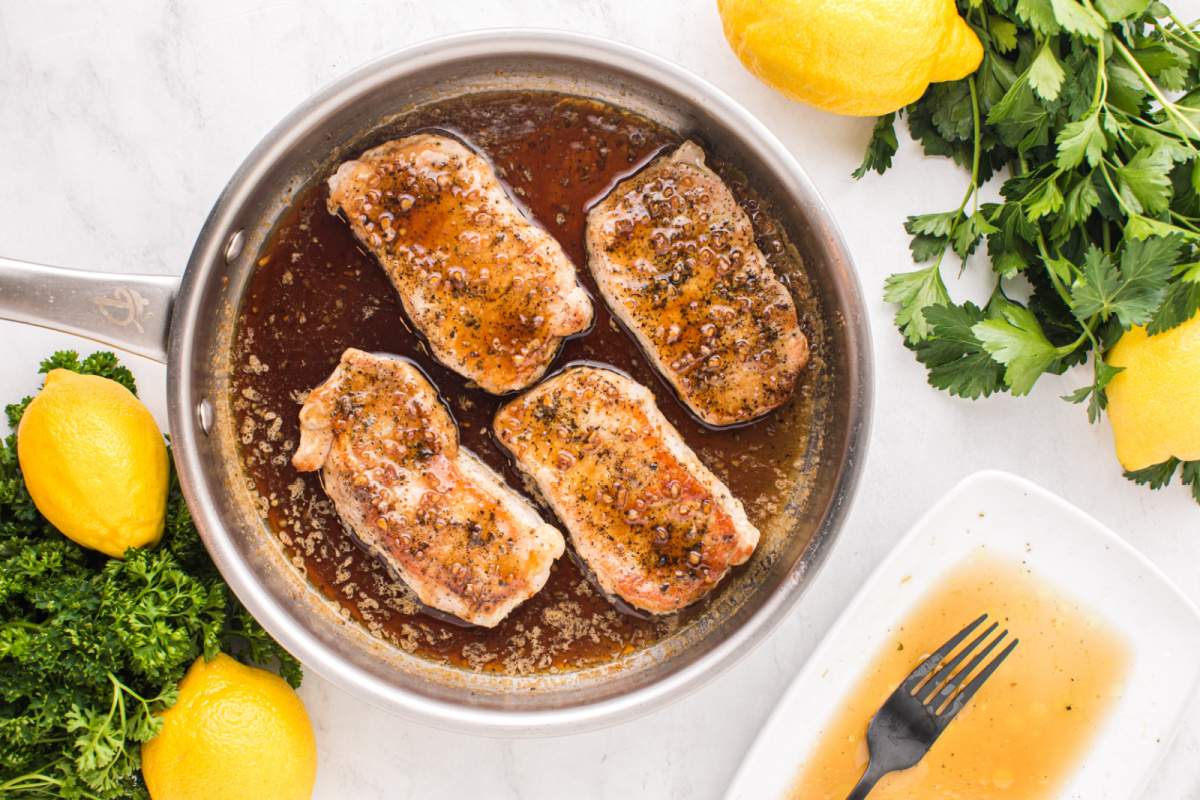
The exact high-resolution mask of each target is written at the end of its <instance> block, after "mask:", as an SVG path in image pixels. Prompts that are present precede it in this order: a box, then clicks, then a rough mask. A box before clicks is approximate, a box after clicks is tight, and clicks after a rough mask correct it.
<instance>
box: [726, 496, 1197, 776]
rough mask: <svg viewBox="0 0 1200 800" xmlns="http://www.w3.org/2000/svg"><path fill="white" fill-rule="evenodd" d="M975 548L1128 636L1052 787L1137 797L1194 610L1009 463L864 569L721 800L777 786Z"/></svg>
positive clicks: (1155, 750) (1192, 639) (1116, 540)
mask: <svg viewBox="0 0 1200 800" xmlns="http://www.w3.org/2000/svg"><path fill="white" fill-rule="evenodd" d="M981 548H982V549H983V551H984V552H987V553H990V554H992V555H995V556H999V557H1010V558H1013V559H1018V560H1021V561H1023V562H1024V563H1025V564H1026V565H1027V566H1029V567H1030V568H1031V569H1032V571H1033V572H1034V574H1036V575H1037V576H1038V577H1040V578H1041V579H1042V580H1044V581H1046V582H1047V583H1048V584H1050V585H1051V586H1054V587H1055V588H1056V589H1057V590H1058V591H1059V592H1060V593H1062V594H1064V595H1067V596H1069V597H1072V598H1074V599H1075V600H1077V601H1079V602H1080V603H1081V604H1083V605H1085V606H1086V607H1088V608H1089V609H1091V610H1092V611H1094V612H1096V613H1097V614H1099V615H1100V616H1101V617H1103V618H1104V619H1105V620H1106V621H1107V622H1108V623H1109V624H1110V625H1111V626H1112V627H1113V628H1114V629H1116V630H1117V631H1119V632H1121V633H1122V634H1124V636H1125V637H1126V639H1127V640H1128V642H1129V647H1130V651H1131V664H1130V668H1129V674H1128V676H1127V678H1126V683H1125V685H1124V687H1123V690H1122V693H1121V696H1120V697H1119V699H1118V701H1117V703H1116V704H1115V705H1114V706H1113V708H1112V710H1111V712H1110V713H1109V715H1108V717H1107V719H1106V720H1105V723H1104V727H1103V729H1102V730H1101V731H1099V733H1098V735H1097V736H1096V738H1095V740H1094V741H1093V742H1092V744H1091V746H1090V747H1089V748H1088V750H1087V752H1086V754H1085V755H1084V757H1083V758H1082V759H1081V761H1080V763H1079V765H1078V767H1077V768H1076V770H1075V772H1074V774H1073V775H1072V776H1071V778H1070V779H1069V780H1068V782H1067V784H1066V785H1065V787H1064V790H1063V792H1062V793H1061V794H1060V797H1063V798H1072V799H1074V798H1079V800H1109V799H1111V800H1117V798H1121V800H1126V799H1127V798H1132V797H1137V796H1138V794H1139V793H1140V791H1141V789H1142V788H1143V787H1144V786H1145V784H1146V782H1147V780H1148V779H1149V777H1150V775H1151V771H1152V770H1153V768H1154V765H1155V764H1156V763H1157V762H1158V760H1159V758H1160V757H1161V756H1162V754H1163V753H1165V752H1166V748H1167V745H1168V744H1169V743H1170V740H1171V738H1172V736H1173V735H1174V733H1175V731H1176V729H1177V728H1178V727H1179V723H1180V721H1181V718H1182V715H1183V713H1184V712H1185V711H1186V709H1187V707H1188V700H1189V698H1191V697H1192V694H1193V693H1194V692H1195V690H1196V688H1197V685H1198V680H1200V612H1198V611H1197V609H1196V607H1195V606H1194V605H1193V604H1192V603H1191V602H1190V601H1189V600H1188V599H1187V598H1186V597H1184V595H1183V594H1181V593H1180V591H1179V590H1178V589H1177V588H1176V587H1175V586H1174V585H1173V584H1171V583H1170V581H1168V579H1167V578H1166V576H1165V575H1163V574H1162V573H1161V572H1160V571H1159V570H1158V569H1157V568H1156V567H1155V566H1154V565H1153V564H1151V563H1150V562H1149V561H1147V560H1146V558H1145V557H1144V556H1142V555H1141V554H1140V553H1138V552H1137V551H1136V550H1134V549H1133V548H1132V547H1130V546H1129V545H1127V544H1126V543H1125V542H1124V541H1123V540H1122V539H1121V538H1120V537H1118V536H1117V535H1116V534H1114V533H1113V532H1112V531H1110V530H1109V529H1107V528H1105V527H1104V526H1103V525H1101V524H1100V523H1099V522H1097V521H1096V520H1094V519H1092V518H1091V517H1089V516H1088V515H1086V514H1084V513H1083V512H1082V511H1080V510H1079V509H1078V508H1075V507H1074V506H1072V505H1070V504H1069V503H1067V502H1066V501H1065V500H1062V499H1061V498H1059V497H1056V496H1054V495H1052V494H1050V493H1049V492H1047V491H1046V490H1044V489H1042V488H1040V487H1038V486H1036V485H1035V484H1032V483H1030V482H1028V481H1026V480H1024V479H1022V478H1018V477H1016V476H1015V475H1010V474H1008V473H1004V472H980V473H976V474H975V475H972V476H971V477H969V478H967V479H966V480H964V481H963V482H962V483H960V484H959V485H958V486H956V487H955V488H954V489H953V490H952V491H951V492H950V494H948V495H947V496H946V497H945V498H943V499H942V500H941V501H940V502H939V503H938V504H937V505H936V506H934V507H933V509H932V510H930V511H929V512H928V513H927V514H926V515H925V516H924V517H923V518H922V519H921V520H920V521H919V522H918V523H917V524H916V525H915V526H914V527H913V529H912V530H911V531H909V532H908V533H907V534H906V535H905V537H904V538H903V539H902V540H901V541H900V543H899V544H898V545H897V546H896V548H895V549H894V550H892V552H891V553H890V554H889V555H888V557H887V558H886V559H884V561H883V563H882V564H880V566H879V567H878V568H877V569H876V570H875V572H874V573H873V574H872V575H871V577H870V579H869V580H868V581H867V583H866V584H865V585H864V586H863V588H862V589H861V590H860V591H859V592H858V594H857V595H856V596H855V598H854V600H853V601H851V603H850V605H849V606H848V607H847V608H846V610H845V611H844V612H843V613H842V615H841V617H840V618H839V619H838V621H837V622H836V623H834V626H833V628H831V629H830V631H829V633H828V634H826V636H825V639H824V640H823V641H822V642H821V644H820V646H818V648H817V650H816V652H815V653H814V654H813V657H812V658H811V659H809V661H808V663H807V664H805V666H804V668H803V669H802V670H801V672H800V674H799V675H797V676H796V679H795V681H793V682H792V685H791V687H790V688H789V689H788V691H787V693H786V694H785V695H784V697H783V700H782V701H781V702H780V704H779V706H778V707H777V708H776V709H775V712H774V714H772V716H771V718H770V720H769V721H768V722H767V725H766V727H765V728H764V729H763V731H762V733H760V734H759V736H758V739H757V740H756V741H755V743H754V745H753V746H752V747H751V748H750V752H749V753H748V754H747V755H746V758H745V760H744V761H743V762H742V766H741V768H740V769H739V770H738V772H737V775H736V776H735V777H734V780H733V783H732V785H731V786H730V787H729V791H728V792H727V794H726V798H727V800H773V799H774V798H782V797H785V796H786V794H787V792H788V790H789V789H790V788H791V786H792V784H793V782H794V781H795V779H796V777H797V775H798V774H799V769H800V766H801V765H802V764H803V763H804V761H805V759H806V757H807V755H808V753H809V751H810V749H811V748H813V747H814V746H815V744H816V743H817V740H818V737H819V735H820V732H821V730H822V728H824V727H825V726H826V725H827V724H828V723H829V722H830V721H831V720H832V718H833V715H834V713H835V712H836V711H837V709H838V707H839V705H840V702H841V699H842V698H843V697H845V696H846V694H847V693H848V692H849V690H850V689H852V688H853V686H854V685H855V684H856V683H857V682H858V680H859V679H860V677H861V675H862V671H863V670H864V669H865V668H866V666H867V661H868V660H869V659H873V658H874V657H875V656H876V655H877V654H878V653H879V652H880V648H881V647H882V646H883V645H884V643H885V642H886V641H887V635H888V631H889V629H891V628H894V627H895V626H896V625H898V624H899V623H901V622H902V621H903V620H904V618H905V616H906V615H907V614H908V613H909V611H910V610H912V608H913V606H914V605H915V604H916V603H917V602H918V601H920V600H921V599H922V598H923V597H924V596H926V595H927V594H928V593H929V591H930V590H931V589H933V588H934V586H936V585H937V583H938V582H939V580H940V579H941V577H942V576H943V575H944V574H945V573H946V572H947V570H950V569H952V568H953V567H955V566H956V565H958V564H960V563H962V562H963V561H964V560H966V559H967V558H968V557H969V556H970V555H971V554H973V553H977V552H979V551H980V549H981ZM864 723H865V720H864ZM850 788H851V787H849V786H847V787H846V791H847V792H849V791H850Z"/></svg>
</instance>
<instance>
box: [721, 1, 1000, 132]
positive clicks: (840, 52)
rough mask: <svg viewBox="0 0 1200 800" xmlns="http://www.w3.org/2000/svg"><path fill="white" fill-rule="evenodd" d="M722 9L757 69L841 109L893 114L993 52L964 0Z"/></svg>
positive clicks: (739, 50) (733, 39)
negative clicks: (963, 8) (961, 10)
mask: <svg viewBox="0 0 1200 800" xmlns="http://www.w3.org/2000/svg"><path fill="white" fill-rule="evenodd" d="M717 9H718V11H720V14H721V21H722V23H723V24H724V27H725V38H726V39H728V40H729V44H730V46H731V47H732V48H733V52H734V53H736V54H737V57H738V58H740V59H741V61H742V63H743V64H745V65H746V68H747V69H749V70H750V71H751V72H753V73H754V74H755V75H757V76H758V77H759V78H761V79H762V80H764V81H766V82H767V83H769V84H770V85H771V86H774V87H775V88H776V89H778V90H779V91H781V92H783V93H784V94H785V95H787V96H788V97H791V98H792V99H794V100H801V101H803V102H805V103H808V104H810V105H813V106H816V107H817V108H820V109H824V110H825V111H832V112H834V113H836V114H849V115H852V116H879V115H881V114H887V113H889V112H892V111H895V110H896V109H898V108H902V107H904V106H906V105H908V104H909V103H912V102H914V101H916V100H917V99H918V98H920V97H921V95H923V94H924V93H925V90H926V89H927V88H928V87H929V84H930V83H935V82H937V81H951V80H958V79H959V78H965V77H966V76H967V75H970V74H971V73H972V72H974V71H975V70H976V69H978V68H979V62H980V61H981V60H982V59H983V46H982V45H981V44H980V43H979V37H978V36H976V35H975V32H974V31H973V30H971V28H970V27H969V26H968V25H967V23H966V22H964V21H963V19H962V17H960V16H959V15H958V9H957V8H956V7H955V4H954V0H717Z"/></svg>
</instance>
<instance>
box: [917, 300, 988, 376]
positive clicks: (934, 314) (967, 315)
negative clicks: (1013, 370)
mask: <svg viewBox="0 0 1200 800" xmlns="http://www.w3.org/2000/svg"><path fill="white" fill-rule="evenodd" d="M924 315H925V319H926V320H927V321H928V322H929V325H930V326H931V328H932V332H933V336H931V337H930V338H928V339H925V340H923V341H920V342H917V343H916V344H915V345H914V346H913V350H914V351H915V353H916V356H917V360H918V361H920V362H921V363H922V364H924V365H925V366H926V367H927V368H928V369H929V383H930V385H931V386H934V387H936V388H938V389H943V390H945V391H947V392H949V393H950V394H952V395H956V396H958V397H965V398H968V399H970V400H975V399H977V398H979V397H987V396H988V395H991V394H992V393H994V392H997V391H1000V390H1001V389H1002V388H1003V384H1004V367H1002V366H1001V365H1000V364H998V363H997V362H996V361H995V360H994V359H993V358H992V356H991V354H990V353H988V352H987V351H986V350H985V349H984V348H983V342H981V341H979V339H978V338H977V337H976V336H975V333H974V331H973V330H972V327H973V326H974V325H975V324H977V323H979V322H982V321H983V320H984V318H985V316H984V312H983V310H982V309H980V308H979V307H978V306H976V305H975V304H973V303H964V304H963V305H961V306H955V305H937V306H930V307H928V308H926V309H925V311H924Z"/></svg>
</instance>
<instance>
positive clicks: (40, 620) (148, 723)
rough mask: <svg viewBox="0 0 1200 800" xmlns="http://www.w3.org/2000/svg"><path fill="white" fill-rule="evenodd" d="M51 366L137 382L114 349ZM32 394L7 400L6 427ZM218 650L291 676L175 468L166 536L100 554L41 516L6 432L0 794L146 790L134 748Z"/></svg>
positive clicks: (0, 489) (0, 494) (0, 493)
mask: <svg viewBox="0 0 1200 800" xmlns="http://www.w3.org/2000/svg"><path fill="white" fill-rule="evenodd" d="M55 368H63V369H69V370H73V371H75V372H82V373H85V374H90V375H100V376H103V377H105V378H111V379H112V380H115V381H117V382H118V383H121V384H122V385H124V386H125V387H126V388H128V389H129V390H130V391H136V389H135V386H134V382H133V375H132V374H130V372H129V370H127V369H125V368H124V367H122V366H121V365H120V364H119V363H117V359H116V357H115V356H113V354H112V353H95V354H93V355H91V356H89V357H88V358H86V359H83V360H82V361H81V360H80V359H79V357H78V356H77V355H76V354H75V353H72V352H65V351H64V352H60V353H55V354H54V355H53V356H52V357H51V358H49V359H47V360H46V361H44V362H42V368H41V371H42V372H43V373H46V372H49V371H50V370H52V369H55ZM30 400H31V398H28V397H27V398H25V399H24V400H23V401H21V402H19V403H15V404H13V405H10V406H8V407H7V408H6V409H5V411H6V412H7V415H8V423H9V425H10V427H11V428H12V430H14V431H15V430H16V429H17V424H18V423H19V422H20V420H21V415H22V414H23V413H24V412H25V408H26V407H27V406H28V405H29V402H30ZM218 650H224V651H225V652H227V653H230V654H231V655H234V656H235V657H237V658H240V659H242V660H243V661H248V662H251V663H256V664H262V665H274V666H276V667H277V668H278V669H279V671H280V674H281V675H282V676H283V677H284V678H286V679H287V681H288V682H289V683H290V684H292V686H297V685H299V683H300V666H299V664H298V663H297V662H296V661H295V659H293V658H292V657H291V656H290V655H288V654H287V653H286V652H285V651H284V650H283V649H282V648H281V647H279V645H277V644H276V643H275V642H274V640H272V639H271V638H270V637H269V636H268V635H267V634H266V632H265V631H263V629H262V628H261V627H259V625H258V623H257V622H255V621H254V619H253V618H252V617H251V616H250V614H249V613H248V612H247V611H246V609H245V608H243V607H242V605H241V604H240V603H238V601H237V599H236V598H234V596H233V593H232V592H230V591H229V588H228V587H227V586H226V585H225V583H224V582H223V581H222V580H221V576H220V574H218V572H217V570H216V568H215V567H214V566H213V563H212V561H211V560H210V559H209V557H208V553H207V552H206V551H205V549H204V545H203V544H202V543H201V541H200V538H199V535H198V534H197V532H196V527H195V525H193V524H192V518H191V515H190V514H189V513H188V509H187V506H186V505H185V504H184V502H183V497H182V495H181V494H180V491H179V485H178V483H177V482H176V480H175V476H174V473H172V475H171V489H170V496H169V499H168V501H167V522H166V531H165V532H164V534H163V539H162V542H161V543H160V544H159V545H158V546H156V547H154V548H137V549H130V550H128V551H127V552H126V554H125V558H124V559H123V560H121V559H115V558H108V557H107V556H105V555H103V554H101V553H97V552H95V551H92V550H85V549H84V548H82V547H80V546H79V545H77V544H76V543H75V542H73V541H71V540H70V539H68V538H67V537H65V536H63V535H62V534H61V533H59V532H58V531H57V530H55V529H54V527H53V526H52V525H51V524H50V523H49V522H47V521H46V519H45V518H44V517H42V515H41V514H39V513H38V510H37V508H35V507H34V505H33V500H32V499H30V497H29V493H28V492H27V491H26V490H25V481H24V479H23V478H22V477H21V468H20V464H19V463H18V461H17V437H16V434H15V433H14V434H12V435H10V436H9V437H8V438H7V439H6V440H5V441H4V442H2V443H0V797H29V798H67V799H68V800H126V798H143V799H145V798H148V795H147V793H146V787H145V784H144V783H143V781H142V775H141V771H140V767H141V757H140V743H141V742H145V741H147V740H149V739H150V738H152V737H153V736H154V734H155V733H157V732H158V729H159V727H161V721H160V720H159V719H158V718H157V717H156V714H157V713H158V712H160V711H162V710H164V709H166V708H167V707H169V706H170V705H171V704H172V703H174V702H175V698H176V688H175V687H176V684H177V683H178V682H179V679H180V678H181V677H183V673H184V671H185V670H186V669H187V667H188V666H189V665H190V664H191V663H192V662H193V661H195V660H196V658H198V657H199V656H201V655H204V656H206V657H208V658H212V657H214V656H216V654H217V651H218Z"/></svg>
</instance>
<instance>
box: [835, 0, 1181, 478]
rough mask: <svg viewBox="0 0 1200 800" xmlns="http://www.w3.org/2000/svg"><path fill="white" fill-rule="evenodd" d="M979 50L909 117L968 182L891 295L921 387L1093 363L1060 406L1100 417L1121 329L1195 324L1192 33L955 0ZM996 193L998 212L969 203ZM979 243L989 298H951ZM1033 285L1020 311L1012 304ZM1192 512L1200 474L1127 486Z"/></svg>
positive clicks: (1132, 9) (885, 140)
mask: <svg viewBox="0 0 1200 800" xmlns="http://www.w3.org/2000/svg"><path fill="white" fill-rule="evenodd" d="M958 7H959V10H960V12H961V13H962V15H963V17H964V18H965V19H966V20H967V22H968V23H969V24H970V25H971V27H972V28H973V29H974V30H975V32H976V33H977V34H978V35H979V38H980V40H981V41H982V42H983V44H984V57H983V62H982V64H981V65H980V68H979V70H978V71H977V72H976V73H975V74H974V75H972V76H970V77H968V78H965V79H963V80H960V81H954V82H950V83H941V84H935V85H933V86H932V87H931V88H930V89H929V91H928V92H927V93H926V94H925V96H924V97H923V98H921V100H919V101H918V102H916V103H914V104H913V105H911V106H908V107H907V108H905V109H903V110H902V111H901V112H899V113H900V114H902V115H903V116H904V117H905V118H906V120H907V122H908V128H909V132H910V133H911V134H912V136H913V137H914V138H915V139H917V140H918V141H920V143H921V145H922V146H923V148H924V151H925V153H926V154H927V155H939V156H949V157H951V158H953V159H954V160H955V161H956V162H957V163H958V164H960V165H962V166H963V167H965V168H968V169H970V173H971V178H970V183H969V185H968V188H967V191H966V193H965V195H964V197H963V200H962V202H961V203H960V204H959V205H958V207H957V208H955V209H952V210H949V211H944V212H936V213H927V214H920V215H917V216H912V217H909V218H908V220H907V222H906V223H905V228H906V230H907V231H908V233H909V234H911V236H912V242H911V249H912V254H913V258H914V260H915V261H917V262H918V263H919V264H927V266H924V267H922V268H920V269H917V270H915V271H912V272H905V273H901V274H896V275H892V276H891V277H889V278H888V280H887V283H886V295H885V296H886V299H887V300H888V301H889V302H892V303H895V304H897V305H898V306H899V308H898V310H897V312H896V324H897V326H898V327H899V328H900V330H901V331H902V333H903V334H904V337H905V341H906V344H907V345H908V347H909V348H910V349H912V350H913V352H914V354H915V355H916V358H917V360H918V361H920V362H921V363H922V364H924V365H925V366H926V367H927V368H928V370H929V382H930V383H931V384H932V385H933V386H935V387H937V388H939V389H944V390H946V391H948V392H950V393H951V394H953V395H957V396H960V397H966V398H971V399H976V398H979V397H981V396H987V395H990V394H992V393H993V392H999V391H1009V392H1012V393H1013V394H1015V395H1022V394H1026V393H1028V392H1029V391H1030V390H1031V389H1032V388H1033V385H1034V384H1035V383H1036V382H1037V380H1038V378H1039V377H1040V376H1041V375H1042V374H1044V373H1047V372H1050V373H1054V374H1061V373H1063V372H1064V371H1065V370H1066V369H1067V368H1068V367H1071V366H1074V365H1077V364H1084V363H1087V362H1088V361H1089V359H1090V360H1091V364H1092V380H1091V382H1090V383H1089V384H1088V385H1086V386H1083V387H1082V388H1080V389H1079V390H1078V391H1076V392H1074V393H1072V394H1071V395H1069V396H1068V397H1067V398H1065V399H1067V400H1070V401H1071V402H1075V403H1086V404H1087V409H1088V417H1089V419H1091V420H1092V421H1093V422H1095V421H1096V420H1097V419H1098V418H1099V416H1100V414H1101V413H1102V412H1103V411H1104V409H1105V407H1106V406H1107V402H1108V400H1107V396H1106V394H1105V387H1106V386H1107V385H1108V383H1109V381H1111V380H1112V378H1113V377H1114V376H1115V375H1116V374H1117V373H1118V372H1119V369H1117V368H1114V367H1110V366H1109V365H1107V364H1106V363H1105V361H1104V359H1103V355H1104V353H1105V352H1106V351H1107V350H1108V349H1109V348H1110V347H1112V346H1113V344H1114V343H1115V342H1116V341H1117V339H1119V338H1120V337H1121V335H1122V333H1123V332H1125V331H1126V330H1128V329H1129V328H1131V327H1133V326H1146V328H1147V330H1148V332H1149V333H1151V334H1154V333H1159V332H1161V331H1166V330H1168V329H1171V328H1173V327H1176V326H1178V325H1180V324H1182V323H1184V322H1186V321H1188V320H1189V319H1191V318H1192V317H1193V316H1194V315H1195V314H1196V313H1197V311H1200V263H1198V262H1200V259H1198V252H1200V250H1198V248H1200V35H1198V34H1197V33H1196V31H1195V30H1194V26H1190V25H1186V24H1184V23H1182V22H1180V20H1178V19H1176V17H1175V16H1174V14H1172V12H1171V10H1170V9H1169V8H1167V6H1165V5H1164V4H1163V3H1160V2H1153V1H1152V0H958ZM895 118H896V115H889V116H886V117H881V118H880V119H879V120H878V122H877V123H876V126H875V131H874V135H873V136H872V139H871V142H870V145H869V146H868V151H867V155H866V157H865V159H864V160H863V163H862V165H861V166H860V167H859V169H858V170H857V171H856V172H855V176H856V177H862V176H863V175H865V174H866V173H867V172H868V171H871V170H875V171H877V172H880V173H882V172H884V171H885V170H886V169H887V168H888V167H890V166H891V162H892V157H893V156H894V155H895V152H896V149H897V139H896V132H895V127H894V125H895ZM994 177H995V178H997V179H998V180H1002V181H1003V183H1002V184H1001V187H1000V194H1001V196H1002V198H1003V202H1000V203H981V202H979V189H980V186H981V185H983V184H984V183H986V182H988V181H989V180H991V179H993V178H994ZM985 240H986V244H987V254H988V257H989V261H990V264H991V268H992V271H993V274H994V276H995V281H996V284H995V291H994V292H993V294H992V297H991V299H990V300H989V302H988V303H987V304H986V305H985V306H984V307H982V308H981V307H979V306H977V305H975V304H973V303H969V302H967V303H961V304H958V303H954V302H952V301H951V299H950V295H949V293H948V292H947V290H946V285H945V282H944V280H943V277H942V272H941V265H942V262H943V260H944V259H945V257H946V254H947V253H948V252H953V253H954V254H955V255H956V256H958V257H959V258H961V259H962V260H963V261H964V262H965V261H966V259H967V258H968V257H969V256H970V255H971V254H972V253H974V252H975V251H976V249H977V248H978V247H979V245H980V244H981V243H983V242H984V241H985ZM1020 280H1023V281H1025V282H1027V283H1028V288H1029V289H1031V291H1032V294H1031V296H1030V298H1029V300H1028V302H1024V303H1021V302H1017V301H1015V300H1013V299H1010V297H1009V296H1007V295H1006V293H1005V291H1004V289H1005V286H1006V285H1008V286H1011V285H1012V282H1013V281H1020ZM1177 470H1178V471H1179V472H1180V474H1181V475H1182V476H1183V477H1182V479H1183V480H1184V482H1185V483H1188V484H1190V486H1191V488H1192V493H1193V495H1194V496H1195V497H1196V499H1197V500H1198V501H1200V462H1180V461H1178V460H1176V459H1171V460H1170V461H1169V462H1165V463H1164V464H1159V465H1155V466H1152V467H1150V468H1148V469H1145V470H1139V471H1137V472H1127V473H1126V475H1127V477H1129V478H1131V479H1132V480H1135V481H1138V482H1139V483H1148V484H1150V485H1151V486H1152V487H1153V488H1159V487H1160V486H1163V485H1165V484H1167V483H1169V482H1170V480H1171V478H1172V477H1173V476H1174V474H1175V473H1176V471H1177Z"/></svg>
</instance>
